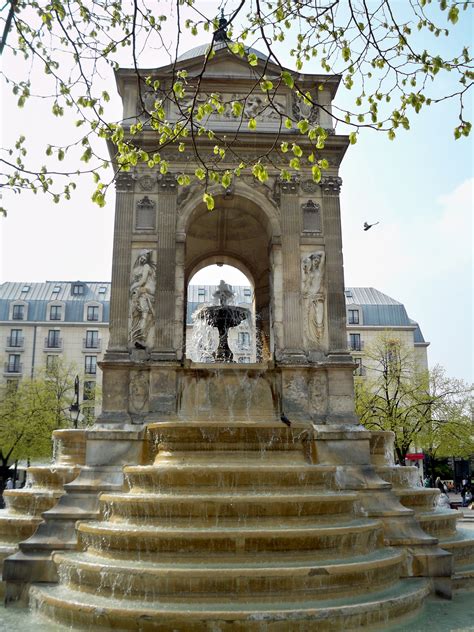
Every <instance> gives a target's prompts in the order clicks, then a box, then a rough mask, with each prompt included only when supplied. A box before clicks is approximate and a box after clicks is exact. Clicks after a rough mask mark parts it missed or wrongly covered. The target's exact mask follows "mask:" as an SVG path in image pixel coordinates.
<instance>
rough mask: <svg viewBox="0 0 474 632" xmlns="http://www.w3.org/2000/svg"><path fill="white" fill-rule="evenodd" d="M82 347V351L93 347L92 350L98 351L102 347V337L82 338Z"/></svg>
mask: <svg viewBox="0 0 474 632" xmlns="http://www.w3.org/2000/svg"><path fill="white" fill-rule="evenodd" d="M82 348H83V350H84V351H88V350H89V349H94V351H100V350H101V349H102V338H97V339H96V340H90V339H88V338H83V339H82Z"/></svg>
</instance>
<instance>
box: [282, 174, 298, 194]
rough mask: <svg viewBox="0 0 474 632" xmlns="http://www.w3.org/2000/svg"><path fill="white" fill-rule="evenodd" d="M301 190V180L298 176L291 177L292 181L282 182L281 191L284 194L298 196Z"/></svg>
mask: <svg viewBox="0 0 474 632" xmlns="http://www.w3.org/2000/svg"><path fill="white" fill-rule="evenodd" d="M299 188H300V179H299V177H298V176H291V179H290V180H280V190H281V192H282V193H285V194H286V195H288V194H290V195H291V194H293V195H294V194H297V193H298V192H299Z"/></svg>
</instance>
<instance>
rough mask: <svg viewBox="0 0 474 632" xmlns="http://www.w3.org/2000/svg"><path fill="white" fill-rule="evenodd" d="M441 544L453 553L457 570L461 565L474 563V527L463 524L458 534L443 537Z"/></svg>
mask: <svg viewBox="0 0 474 632" xmlns="http://www.w3.org/2000/svg"><path fill="white" fill-rule="evenodd" d="M439 545H440V547H441V548H443V549H444V550H445V551H448V552H449V553H452V555H453V558H454V570H455V571H457V570H458V569H459V568H460V567H463V566H468V565H470V564H474V529H473V528H470V527H469V526H468V525H465V524H463V525H462V528H459V529H458V530H457V533H456V535H454V536H451V537H448V538H442V539H441V540H440V542H439Z"/></svg>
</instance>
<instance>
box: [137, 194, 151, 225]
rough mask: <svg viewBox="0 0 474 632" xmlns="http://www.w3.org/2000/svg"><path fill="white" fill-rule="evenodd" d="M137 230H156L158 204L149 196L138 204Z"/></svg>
mask: <svg viewBox="0 0 474 632" xmlns="http://www.w3.org/2000/svg"><path fill="white" fill-rule="evenodd" d="M135 228H136V229H137V230H156V204H155V202H153V200H150V198H149V197H148V196H147V195H145V196H144V197H142V199H141V200H138V202H137V208H136V212H135Z"/></svg>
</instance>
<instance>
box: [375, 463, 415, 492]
mask: <svg viewBox="0 0 474 632" xmlns="http://www.w3.org/2000/svg"><path fill="white" fill-rule="evenodd" d="M375 471H376V472H377V474H378V475H379V476H380V478H382V479H383V480H384V481H387V482H389V483H391V484H392V485H393V488H394V489H406V488H410V489H415V488H416V489H418V488H420V489H422V488H421V486H420V470H419V469H418V468H417V467H415V466H412V465H405V466H400V465H377V466H375Z"/></svg>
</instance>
